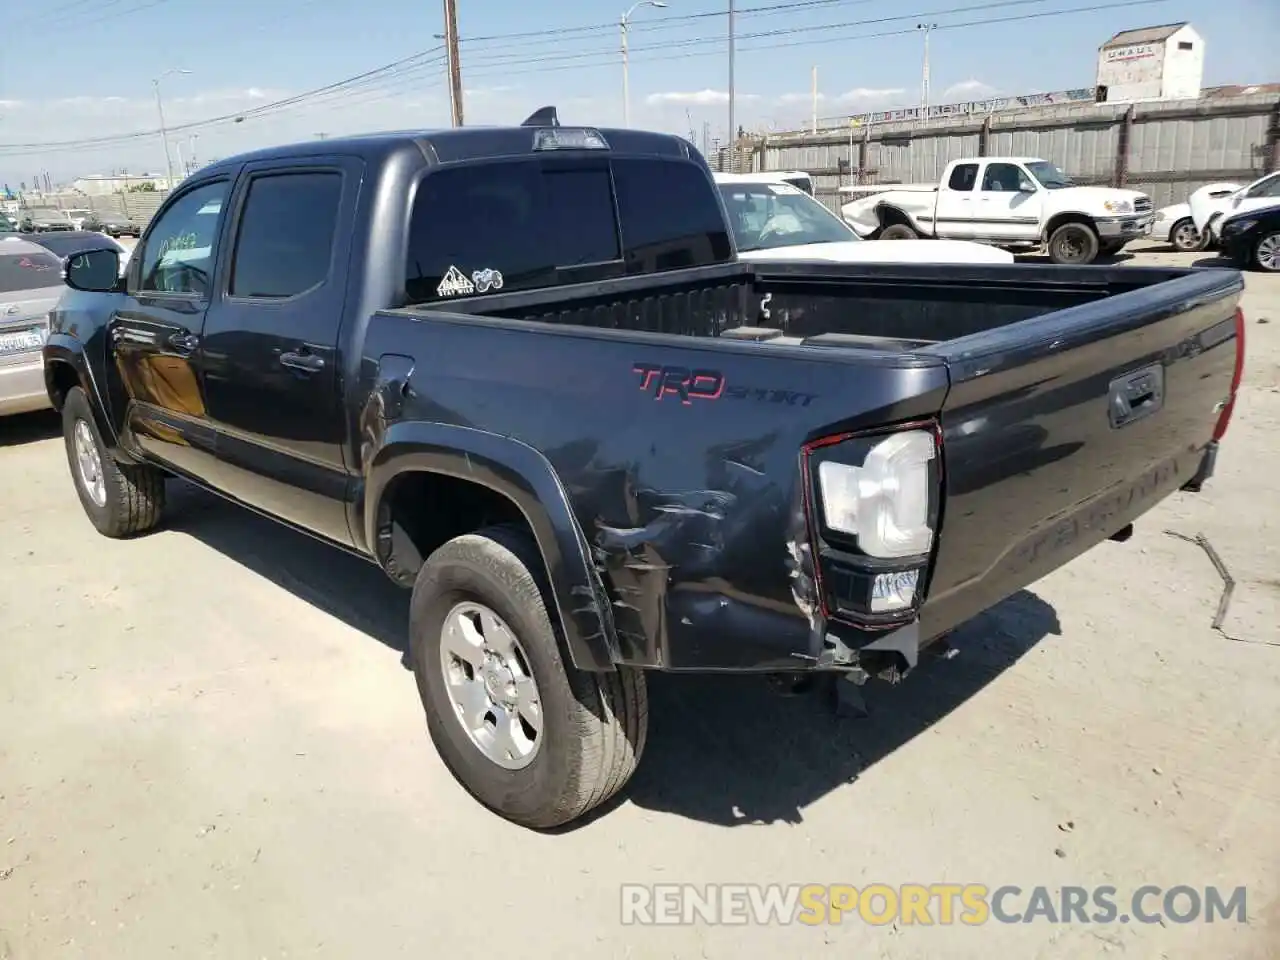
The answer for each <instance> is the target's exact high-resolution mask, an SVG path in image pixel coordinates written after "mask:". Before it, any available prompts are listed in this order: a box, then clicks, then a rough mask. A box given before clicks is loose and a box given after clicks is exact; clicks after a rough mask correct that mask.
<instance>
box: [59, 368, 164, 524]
mask: <svg viewBox="0 0 1280 960" xmlns="http://www.w3.org/2000/svg"><path fill="white" fill-rule="evenodd" d="M62 436H63V440H64V442H65V444H66V447H67V463H68V465H69V466H70V467H71V478H72V480H73V481H74V483H75V485H76V494H77V495H78V496H79V497H80V504H81V505H82V506H83V507H84V512H85V514H86V515H87V516H88V517H89V522H90V523H92V524H93V525H94V527H95V528H97V531H98V532H99V533H101V534H103V535H104V536H107V537H128V536H132V535H134V534H137V533H145V532H146V531H147V530H150V529H151V528H152V527H154V526H155V525H156V524H157V523H159V522H160V514H161V513H162V512H163V510H164V474H163V473H161V472H160V471H159V470H157V469H156V468H155V467H151V466H147V465H146V464H125V463H118V462H117V461H115V460H114V459H112V457H111V455H110V454H109V453H107V450H106V444H104V443H103V442H102V435H101V434H100V433H99V432H98V425H97V424H96V423H95V422H94V419H93V411H92V410H91V409H90V408H89V398H88V397H86V396H85V393H84V390H82V389H81V388H80V387H73V388H72V389H71V390H70V391H69V392H68V393H67V399H66V402H65V403H64V404H63V405H62Z"/></svg>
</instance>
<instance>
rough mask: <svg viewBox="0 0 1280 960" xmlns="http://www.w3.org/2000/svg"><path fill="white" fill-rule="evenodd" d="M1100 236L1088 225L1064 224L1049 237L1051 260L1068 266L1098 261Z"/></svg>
mask: <svg viewBox="0 0 1280 960" xmlns="http://www.w3.org/2000/svg"><path fill="white" fill-rule="evenodd" d="M1098 248H1099V243H1098V234H1097V233H1095V232H1094V229H1093V228H1092V227H1090V226H1089V225H1088V224H1086V223H1064V224H1063V225H1062V226H1060V227H1059V228H1058V229H1057V230H1055V231H1053V235H1052V236H1051V237H1049V259H1050V260H1052V261H1053V262H1054V263H1057V264H1063V265H1068V266H1078V265H1080V264H1086V263H1093V261H1094V260H1097V259H1098Z"/></svg>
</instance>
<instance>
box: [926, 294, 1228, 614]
mask: <svg viewBox="0 0 1280 960" xmlns="http://www.w3.org/2000/svg"><path fill="white" fill-rule="evenodd" d="M1243 288H1244V284H1243V280H1242V278H1241V276H1240V274H1239V273H1238V272H1236V271H1233V270H1196V271H1192V272H1190V273H1189V274H1188V275H1186V276H1183V277H1179V278H1177V279H1174V280H1166V281H1165V282H1162V283H1155V284H1153V285H1152V286H1150V287H1145V288H1141V289H1138V290H1134V291H1132V292H1128V293H1123V294H1118V295H1116V296H1113V297H1109V298H1106V299H1104V300H1099V301H1097V302H1094V303H1089V304H1084V305H1081V306H1078V307H1072V308H1070V309H1066V310H1061V311H1058V312H1055V313H1050V314H1047V315H1045V316H1043V317H1038V318H1034V319H1030V320H1025V321H1022V322H1020V323H1014V324H1010V325H1008V326H1005V327H1000V328H997V329H994V330H990V331H986V332H983V333H980V334H975V335H973V336H969V337H963V338H961V339H958V340H952V341H949V342H947V343H942V344H938V345H937V346H935V347H931V348H929V349H927V350H925V351H922V352H924V353H936V354H941V355H942V356H943V357H944V358H945V359H946V361H947V365H948V368H949V370H950V375H951V384H952V386H951V390H950V392H949V393H948V395H947V399H946V402H945V404H944V407H943V413H942V430H943V458H944V481H943V483H944V487H945V493H946V495H945V498H944V501H943V513H942V517H941V523H940V530H939V535H938V546H937V553H936V555H935V561H934V567H933V573H932V575H931V578H930V585H929V588H928V599H927V601H926V603H925V607H924V610H923V612H922V621H923V623H922V627H923V628H924V630H925V631H926V632H925V633H924V635H925V636H934V635H936V633H937V632H940V631H942V630H947V629H950V628H951V627H952V626H955V625H956V624H958V623H960V622H962V621H963V620H966V619H968V618H969V617H971V616H973V615H974V614H976V613H979V612H980V611H982V610H984V609H986V608H987V607H989V606H991V605H992V604H994V603H997V602H999V601H1000V600H1002V599H1004V598H1005V597H1007V596H1010V595H1011V594H1013V593H1014V592H1016V591H1017V590H1019V589H1021V588H1022V587H1025V586H1027V585H1028V584H1030V583H1032V582H1033V581H1035V580H1037V579H1039V578H1040V577H1042V576H1044V575H1045V574H1046V573H1048V572H1049V571H1051V570H1053V569H1055V568H1057V567H1059V566H1061V565H1063V564H1064V563H1066V562H1067V561H1068V560H1070V559H1071V558H1073V557H1075V556H1077V555H1079V554H1080V553H1083V552H1084V551H1085V550H1087V549H1089V548H1090V547H1092V546H1094V545H1095V544H1097V543H1099V542H1101V541H1102V540H1105V539H1106V538H1108V537H1109V536H1111V535H1112V534H1114V533H1116V532H1117V531H1119V530H1120V529H1121V528H1122V527H1124V526H1125V525H1126V524H1128V523H1130V522H1131V521H1132V520H1133V519H1134V518H1135V517H1137V516H1138V515H1140V514H1141V513H1143V512H1145V511H1146V510H1148V509H1150V508H1151V507H1152V506H1154V505H1155V504H1156V503H1158V502H1159V501H1160V500H1161V499H1163V498H1164V497H1166V496H1167V495H1168V494H1170V493H1172V492H1174V491H1176V490H1177V489H1178V488H1179V487H1181V486H1182V485H1183V484H1185V483H1186V482H1187V481H1188V480H1190V479H1191V478H1192V477H1193V476H1194V475H1195V473H1196V471H1197V468H1198V467H1199V464H1200V461H1201V459H1202V456H1203V454H1204V451H1205V449H1206V447H1207V446H1208V444H1209V442H1210V440H1211V439H1212V438H1213V432H1214V428H1215V426H1216V424H1217V421H1218V417H1219V413H1220V411H1221V409H1222V407H1223V405H1224V404H1225V402H1226V401H1227V400H1228V398H1229V395H1230V392H1231V387H1232V378H1233V373H1234V370H1235V359H1236V330H1235V311H1236V308H1237V305H1238V301H1239V297H1240V293H1241V291H1242V290H1243Z"/></svg>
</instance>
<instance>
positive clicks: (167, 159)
mask: <svg viewBox="0 0 1280 960" xmlns="http://www.w3.org/2000/svg"><path fill="white" fill-rule="evenodd" d="M190 72H191V71H190V70H178V69H176V68H175V69H172V70H166V71H165V72H164V73H162V74H160V76H158V77H156V78H155V79H154V80H152V81H151V85H152V86H153V87H155V91H156V113H158V114H159V115H160V140H161V142H162V143H163V144H164V172H165V176H166V177H167V178H168V184H169V186H168V189H170V190H172V189H173V186H174V184H173V158H172V157H171V156H170V154H169V132H168V131H167V130H166V129H165V126H164V103H163V102H162V101H161V99H160V81H161V80H163V79H164V78H165V77H168V76H172V75H173V74H175V73H184V74H185V73H190Z"/></svg>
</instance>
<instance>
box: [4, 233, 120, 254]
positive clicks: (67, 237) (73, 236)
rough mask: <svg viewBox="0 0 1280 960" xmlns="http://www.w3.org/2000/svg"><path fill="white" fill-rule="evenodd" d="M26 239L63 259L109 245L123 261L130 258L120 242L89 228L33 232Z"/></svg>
mask: <svg viewBox="0 0 1280 960" xmlns="http://www.w3.org/2000/svg"><path fill="white" fill-rule="evenodd" d="M25 239H27V240H30V241H31V242H32V243H38V244H40V246H42V247H44V248H45V249H46V250H48V251H49V252H50V253H52V254H53V255H54V256H55V257H58V258H59V259H61V260H65V259H67V257H71V256H74V255H75V254H77V253H84V252H85V251H88V250H103V249H106V248H108V247H110V248H114V249H116V250H118V251H119V252H120V259H121V260H122V261H124V260H127V259H128V258H129V253H128V251H127V250H125V248H124V247H122V246H121V245H120V244H118V243H116V242H115V241H114V240H112V239H110V238H107V237H104V236H103V235H102V234H100V233H91V232H90V231H88V230H65V231H61V230H60V231H56V232H51V233H33V234H30V235H29V236H27V237H25Z"/></svg>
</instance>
